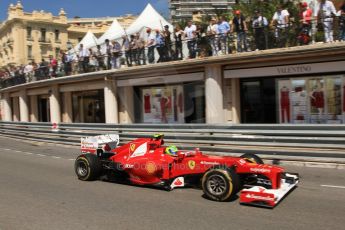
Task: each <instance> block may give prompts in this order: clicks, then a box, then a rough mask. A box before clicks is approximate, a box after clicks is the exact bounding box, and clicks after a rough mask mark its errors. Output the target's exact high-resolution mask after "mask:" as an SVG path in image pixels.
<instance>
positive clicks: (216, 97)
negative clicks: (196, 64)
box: [205, 65, 224, 124]
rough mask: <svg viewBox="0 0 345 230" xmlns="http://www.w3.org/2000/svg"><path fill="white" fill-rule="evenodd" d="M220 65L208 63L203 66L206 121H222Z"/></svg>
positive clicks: (208, 122) (209, 122) (210, 122)
mask: <svg viewBox="0 0 345 230" xmlns="http://www.w3.org/2000/svg"><path fill="white" fill-rule="evenodd" d="M222 80H223V79H222V67H221V66H219V65H209V66H206V67H205V104H206V123H207V124H212V123H223V122H224V110H223V91H222V88H223V87H222Z"/></svg>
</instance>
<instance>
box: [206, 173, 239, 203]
mask: <svg viewBox="0 0 345 230" xmlns="http://www.w3.org/2000/svg"><path fill="white" fill-rule="evenodd" d="M201 184H202V190H203V191H204V194H205V195H206V196H207V197H208V198H209V199H211V200H214V201H226V200H228V199H230V198H232V197H233V196H234V195H235V194H236V193H237V192H238V191H239V189H240V179H239V176H238V175H237V174H236V172H235V171H234V170H233V169H231V168H213V169H210V170H209V171H207V172H206V173H205V174H204V176H203V178H202V183H201Z"/></svg>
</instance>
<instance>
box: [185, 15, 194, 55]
mask: <svg viewBox="0 0 345 230" xmlns="http://www.w3.org/2000/svg"><path fill="white" fill-rule="evenodd" d="M184 35H185V38H186V39H187V46H188V50H189V58H195V57H196V26H195V25H193V21H191V20H190V21H188V24H187V26H186V28H185V29H184Z"/></svg>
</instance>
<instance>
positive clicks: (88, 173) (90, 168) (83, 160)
mask: <svg viewBox="0 0 345 230" xmlns="http://www.w3.org/2000/svg"><path fill="white" fill-rule="evenodd" d="M74 169H75V173H76V174H77V176H78V179H79V180H83V181H91V180H95V179H97V178H98V177H99V176H100V174H101V171H102V165H101V162H100V160H99V159H98V157H97V156H96V155H93V154H85V155H80V156H78V157H77V159H76V160H75V163H74Z"/></svg>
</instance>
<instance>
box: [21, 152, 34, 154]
mask: <svg viewBox="0 0 345 230" xmlns="http://www.w3.org/2000/svg"><path fill="white" fill-rule="evenodd" d="M22 153H24V154H25V155H33V153H30V152H22Z"/></svg>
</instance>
